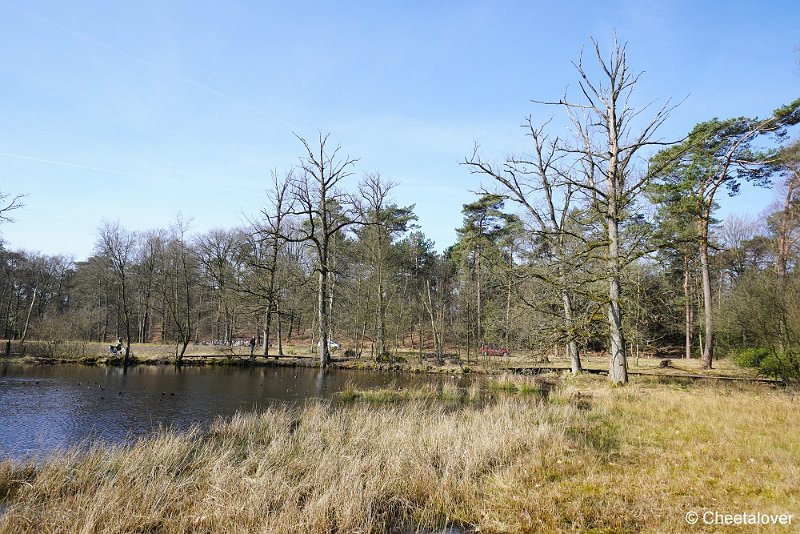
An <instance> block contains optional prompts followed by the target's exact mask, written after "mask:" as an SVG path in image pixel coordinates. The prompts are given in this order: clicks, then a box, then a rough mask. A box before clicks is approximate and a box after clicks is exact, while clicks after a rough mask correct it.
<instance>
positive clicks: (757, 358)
mask: <svg viewBox="0 0 800 534" xmlns="http://www.w3.org/2000/svg"><path fill="white" fill-rule="evenodd" d="M769 355H770V351H769V349H761V348H750V349H743V350H740V351H738V352H736V353H735V354H734V356H733V361H734V362H736V365H740V366H742V367H756V368H757V367H759V366H760V365H761V362H763V361H764V360H765V359H766V358H767V357H769Z"/></svg>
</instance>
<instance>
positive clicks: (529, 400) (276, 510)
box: [0, 378, 800, 533]
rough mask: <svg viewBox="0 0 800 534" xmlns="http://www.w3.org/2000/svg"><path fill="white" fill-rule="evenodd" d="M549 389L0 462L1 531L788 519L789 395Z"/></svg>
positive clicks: (350, 410) (315, 414)
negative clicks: (688, 516) (708, 515)
mask: <svg viewBox="0 0 800 534" xmlns="http://www.w3.org/2000/svg"><path fill="white" fill-rule="evenodd" d="M444 393H446V392H444ZM549 399H550V400H549V401H547V402H544V401H541V400H540V399H539V398H538V397H535V396H522V395H518V394H513V395H506V394H502V393H500V392H498V393H497V394H496V395H495V398H494V400H493V402H492V403H490V404H485V405H480V404H456V405H454V404H453V403H450V402H442V401H441V399H438V400H433V401H432V400H431V399H429V398H427V397H426V398H424V399H417V400H414V399H410V400H404V402H394V403H378V404H376V403H373V402H349V403H332V404H331V403H313V404H309V405H307V406H305V407H303V408H298V409H290V408H280V407H273V408H269V409H267V410H266V411H264V412H262V413H257V414H243V415H237V416H235V417H233V418H232V419H229V420H226V421H218V422H216V423H214V424H213V425H211V427H210V428H208V429H205V430H201V429H194V430H192V431H190V432H186V433H175V432H163V433H161V434H160V435H158V436H155V437H153V438H150V439H146V440H143V441H140V442H138V443H136V444H134V445H131V446H128V447H116V448H111V449H106V448H99V447H97V448H93V449H91V450H88V451H83V452H81V451H79V450H72V451H69V452H67V453H65V454H62V455H60V456H58V457H53V458H51V459H50V460H49V461H46V462H44V463H43V464H42V465H41V466H40V467H39V468H38V470H37V471H36V472H35V473H32V472H31V471H30V470H28V471H26V470H25V469H26V468H25V467H24V466H13V465H11V464H9V463H5V464H0V491H2V488H7V490H10V493H11V498H10V499H9V504H10V506H9V508H8V510H7V511H6V513H5V514H4V515H3V516H2V518H0V532H3V533H5V532H8V533H11V532H14V533H16V532H21V533H27V532H280V533H283V532H288V533H291V532H386V531H389V532H430V531H435V529H441V528H443V527H445V526H457V527H463V528H465V529H471V528H477V529H479V530H480V531H481V532H542V531H544V532H553V531H556V532H557V531H565V532H568V531H576V530H577V531H595V532H625V531H630V532H635V531H648V532H682V531H686V530H687V529H688V525H686V523H685V522H684V515H685V513H686V512H687V511H690V510H695V511H698V512H702V511H703V510H707V509H708V510H716V511H720V512H734V513H735V512H741V511H752V512H771V513H775V512H779V513H780V512H788V513H792V512H794V513H795V514H798V513H800V510H798V509H797V503H798V502H800V494H798V489H797V488H798V487H800V436H798V433H797V432H792V431H790V429H791V428H793V427H794V425H795V424H796V422H797V420H798V417H800V407H798V400H797V398H796V397H795V396H793V395H792V394H790V393H786V392H782V391H772V390H767V389H764V388H758V389H756V388H747V389H744V390H741V389H734V388H733V387H727V386H722V387H719V386H702V387H694V386H688V387H680V386H672V385H663V384H657V383H655V382H649V383H643V384H641V385H634V386H631V387H627V388H613V389H612V388H609V387H608V386H607V385H606V384H605V381H604V380H602V379H600V380H594V379H592V378H581V379H578V380H572V379H571V380H570V381H569V383H568V385H566V386H564V387H562V388H561V389H560V390H558V391H554V392H551V395H550V397H549ZM796 520H797V519H796ZM795 526H796V524H795ZM728 530H730V531H732V532H735V531H736V530H735V529H729V528H728V527H726V532H727V531H728Z"/></svg>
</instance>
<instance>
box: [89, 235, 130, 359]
mask: <svg viewBox="0 0 800 534" xmlns="http://www.w3.org/2000/svg"><path fill="white" fill-rule="evenodd" d="M135 247H136V234H135V233H133V232H129V231H127V230H125V229H124V228H122V227H120V224H119V221H117V222H114V223H109V222H105V223H103V224H102V226H101V227H100V230H99V235H98V242H97V249H98V252H99V254H100V255H102V256H103V257H104V258H105V259H106V260H107V261H108V262H109V263H110V265H111V268H112V270H113V272H114V278H115V280H116V283H117V285H118V288H119V292H120V302H121V306H122V314H123V319H124V323H125V360H124V364H125V365H127V364H128V360H129V358H130V352H131V308H130V302H129V300H130V294H129V293H130V276H131V264H132V261H133V253H134V250H135Z"/></svg>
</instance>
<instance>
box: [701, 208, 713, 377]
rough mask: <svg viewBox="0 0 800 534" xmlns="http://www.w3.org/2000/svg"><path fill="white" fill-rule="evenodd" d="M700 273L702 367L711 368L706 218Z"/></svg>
mask: <svg viewBox="0 0 800 534" xmlns="http://www.w3.org/2000/svg"><path fill="white" fill-rule="evenodd" d="M700 274H701V278H702V281H703V313H704V319H705V344H704V345H703V357H702V360H701V361H702V367H703V369H711V366H712V360H713V358H714V324H713V315H712V313H713V309H712V307H711V306H712V303H711V273H710V269H709V262H708V219H704V220H703V221H702V223H701V229H700Z"/></svg>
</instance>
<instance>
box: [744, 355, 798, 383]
mask: <svg viewBox="0 0 800 534" xmlns="http://www.w3.org/2000/svg"><path fill="white" fill-rule="evenodd" d="M733 361H735V362H736V363H737V364H738V365H740V366H742V367H751V368H754V369H758V372H759V374H762V375H764V376H769V377H772V378H780V379H782V380H785V381H790V380H792V381H795V380H799V379H800V358H798V355H797V354H796V353H794V352H793V351H791V350H789V351H773V350H769V349H764V348H750V349H744V350H740V351H739V352H737V353H736V354H735V355H734V357H733Z"/></svg>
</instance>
